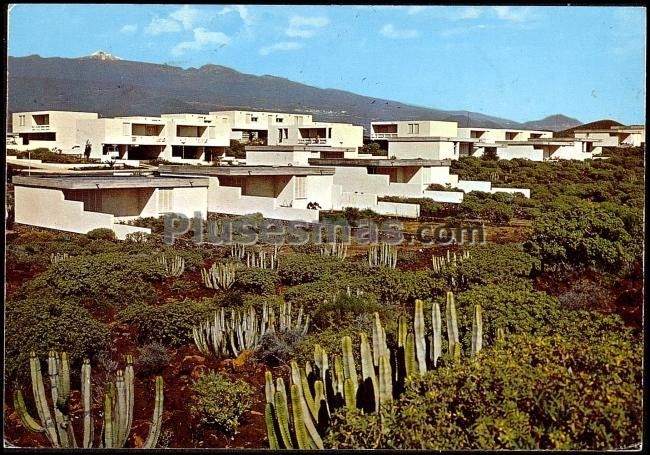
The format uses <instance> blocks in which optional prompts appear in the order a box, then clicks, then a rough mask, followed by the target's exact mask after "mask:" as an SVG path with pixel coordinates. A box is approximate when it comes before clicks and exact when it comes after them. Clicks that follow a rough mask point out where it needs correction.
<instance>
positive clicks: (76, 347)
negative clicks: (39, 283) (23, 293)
mask: <svg viewBox="0 0 650 455" xmlns="http://www.w3.org/2000/svg"><path fill="white" fill-rule="evenodd" d="M5 317H6V321H5V362H6V363H5V374H6V376H7V377H13V376H15V375H16V374H18V373H19V372H20V374H21V375H22V374H27V372H28V371H29V353H30V352H31V351H34V352H36V354H37V355H38V356H39V357H41V358H43V357H46V356H47V353H48V352H49V351H50V350H52V349H53V350H56V351H66V352H67V353H68V356H69V358H70V361H71V362H72V363H76V364H78V362H79V361H81V360H83V358H84V357H89V358H93V359H94V358H96V355H98V354H99V353H101V352H104V351H106V350H107V349H108V344H109V342H110V336H109V333H110V332H109V330H108V328H107V327H106V326H105V325H104V324H103V323H101V322H99V321H97V320H95V319H93V318H92V317H91V316H90V314H89V313H88V311H87V310H86V309H84V308H80V307H79V306H78V305H76V304H74V303H72V302H69V301H67V300H63V299H58V298H54V297H52V296H44V297H39V298H29V299H24V300H18V301H9V302H8V303H7V305H6V313H5Z"/></svg>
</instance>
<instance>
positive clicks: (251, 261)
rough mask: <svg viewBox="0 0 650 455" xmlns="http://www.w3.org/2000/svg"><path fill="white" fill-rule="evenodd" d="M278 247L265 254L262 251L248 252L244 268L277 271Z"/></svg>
mask: <svg viewBox="0 0 650 455" xmlns="http://www.w3.org/2000/svg"><path fill="white" fill-rule="evenodd" d="M278 258H279V255H278V246H277V245H275V246H274V248H273V251H272V252H270V253H267V252H266V251H264V250H259V251H249V252H247V253H246V267H255V268H258V269H271V270H273V269H277V268H278V267H279V261H278Z"/></svg>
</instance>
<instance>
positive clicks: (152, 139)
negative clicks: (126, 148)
mask: <svg viewBox="0 0 650 455" xmlns="http://www.w3.org/2000/svg"><path fill="white" fill-rule="evenodd" d="M166 141H167V138H165V137H161V136H131V140H130V143H131V144H138V145H140V144H142V145H152V144H153V145H158V144H159V145H164V144H165V142H166Z"/></svg>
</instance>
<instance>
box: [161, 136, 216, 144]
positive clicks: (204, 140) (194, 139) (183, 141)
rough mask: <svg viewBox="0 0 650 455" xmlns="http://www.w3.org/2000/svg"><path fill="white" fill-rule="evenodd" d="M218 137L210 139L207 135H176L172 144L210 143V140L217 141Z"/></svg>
mask: <svg viewBox="0 0 650 455" xmlns="http://www.w3.org/2000/svg"><path fill="white" fill-rule="evenodd" d="M216 141H217V139H208V138H207V137H176V138H174V139H173V140H172V145H208V144H209V143H210V142H216Z"/></svg>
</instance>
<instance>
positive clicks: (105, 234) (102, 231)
mask: <svg viewBox="0 0 650 455" xmlns="http://www.w3.org/2000/svg"><path fill="white" fill-rule="evenodd" d="M86 236H87V237H88V238H89V239H91V240H115V232H114V231H113V230H112V229H108V228H97V229H93V230H92V231H89V232H88V233H87V234H86Z"/></svg>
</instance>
